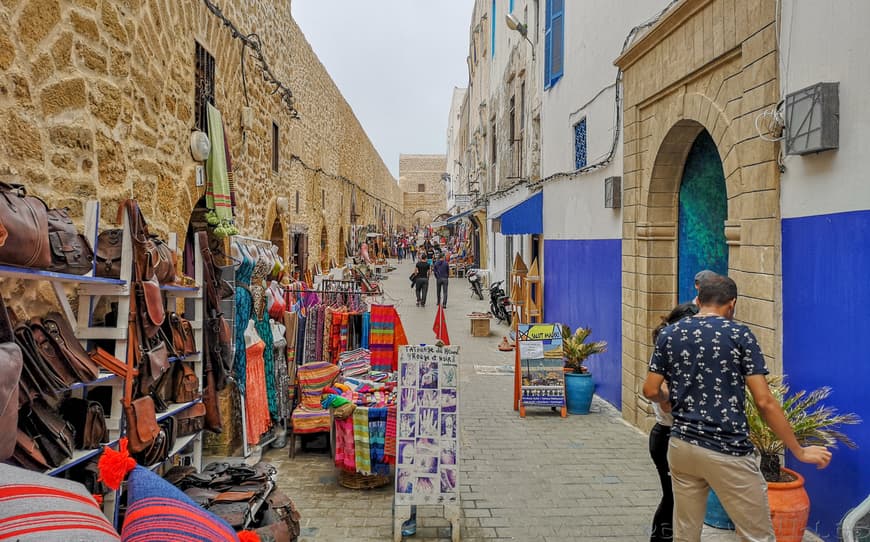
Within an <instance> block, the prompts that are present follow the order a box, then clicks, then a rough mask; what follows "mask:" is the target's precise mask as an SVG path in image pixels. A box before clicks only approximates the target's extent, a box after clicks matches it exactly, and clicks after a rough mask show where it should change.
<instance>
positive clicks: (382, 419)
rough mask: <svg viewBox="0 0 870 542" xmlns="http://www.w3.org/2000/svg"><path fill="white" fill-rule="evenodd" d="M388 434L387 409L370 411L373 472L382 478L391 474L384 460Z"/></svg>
mask: <svg viewBox="0 0 870 542" xmlns="http://www.w3.org/2000/svg"><path fill="white" fill-rule="evenodd" d="M386 434H387V409H386V408H384V407H381V408H370V409H369V444H370V446H371V463H372V471H373V472H374V473H375V474H380V475H381V476H388V475H389V474H390V466H389V465H388V464H387V462H386V461H385V460H384V441H385V439H386Z"/></svg>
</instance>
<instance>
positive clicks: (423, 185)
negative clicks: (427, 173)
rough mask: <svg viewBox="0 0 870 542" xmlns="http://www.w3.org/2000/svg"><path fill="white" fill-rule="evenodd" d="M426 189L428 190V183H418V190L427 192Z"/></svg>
mask: <svg viewBox="0 0 870 542" xmlns="http://www.w3.org/2000/svg"><path fill="white" fill-rule="evenodd" d="M425 191H426V185H425V184H422V183H421V184H418V185H417V192H425Z"/></svg>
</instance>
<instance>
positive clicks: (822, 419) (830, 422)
mask: <svg viewBox="0 0 870 542" xmlns="http://www.w3.org/2000/svg"><path fill="white" fill-rule="evenodd" d="M767 380H768V384H769V385H770V392H771V393H772V394H773V396H774V397H775V398H776V400H777V401H779V403H780V404H781V405H782V410H783V412H784V413H785V418H786V420H788V423H789V425H791V428H792V430H793V431H794V435H795V438H797V441H798V443H800V445H801V446H811V445H818V446H831V447H836V445H837V443H838V442H840V443H843V444H844V445H846V447H848V448H852V449H855V448H857V445H856V444H855V443H854V442H853V441H852V439H850V438H849V437H848V436H847V435H846V434H845V433H843V432H842V431H840V426H842V425H855V424H858V423H861V418H860V417H859V416H858V415H857V414H854V413H851V412H850V413H848V414H840V413H838V412H837V409H836V408H834V407H830V406H825V405H821V404H820V403H821V402H822V401H824V400H825V399H827V398H828V397H829V396H830V395H831V392H832V391H833V390H831V388H830V387H828V386H824V387H821V388H819V389H817V390H814V391H811V392H807V391H805V390H801V391H798V392H795V393H792V394H791V395H789V387H788V384H786V383H785V379H784V378H783V377H782V376H772V377H769V378H768V379H767ZM747 391H748V390H747ZM746 419H747V421H748V423H749V440H751V441H752V444H753V445H754V446H755V448H756V449H757V450H758V452H759V453H760V454H761V472H762V474H763V475H764V479H765V480H767V481H768V482H779V481H783V480H781V470H780V461H779V456H780V454H782V453H783V450H784V448H785V446H784V444H783V442H782V441H781V440H780V439H779V437H777V436H776V435H775V434H774V433H773V431H772V430H771V429H770V427H768V425H767V424H766V423H765V422H764V420H763V419H762V417H761V413H760V412H759V411H758V406H757V405H756V404H755V400H754V399H753V398H752V394H751V393H748V392H747V394H746Z"/></svg>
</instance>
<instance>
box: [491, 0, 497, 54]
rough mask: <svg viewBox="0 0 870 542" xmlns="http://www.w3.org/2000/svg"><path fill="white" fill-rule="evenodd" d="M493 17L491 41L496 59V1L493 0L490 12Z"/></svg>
mask: <svg viewBox="0 0 870 542" xmlns="http://www.w3.org/2000/svg"><path fill="white" fill-rule="evenodd" d="M490 14H491V15H492V17H490V19H492V21H491V22H492V28H491V29H490V34H489V39H490V42H491V43H490V51H491V55H492V57H493V58H495V18H496V17H495V0H492V11H491V12H490Z"/></svg>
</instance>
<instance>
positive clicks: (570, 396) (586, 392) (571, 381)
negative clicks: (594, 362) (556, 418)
mask: <svg viewBox="0 0 870 542" xmlns="http://www.w3.org/2000/svg"><path fill="white" fill-rule="evenodd" d="M594 391H595V383H594V382H593V381H592V375H591V374H589V373H586V374H575V373H566V374H565V396H566V397H565V398H566V400H567V402H568V413H569V414H589V407H590V406H591V405H592V394H593V392H594Z"/></svg>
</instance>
